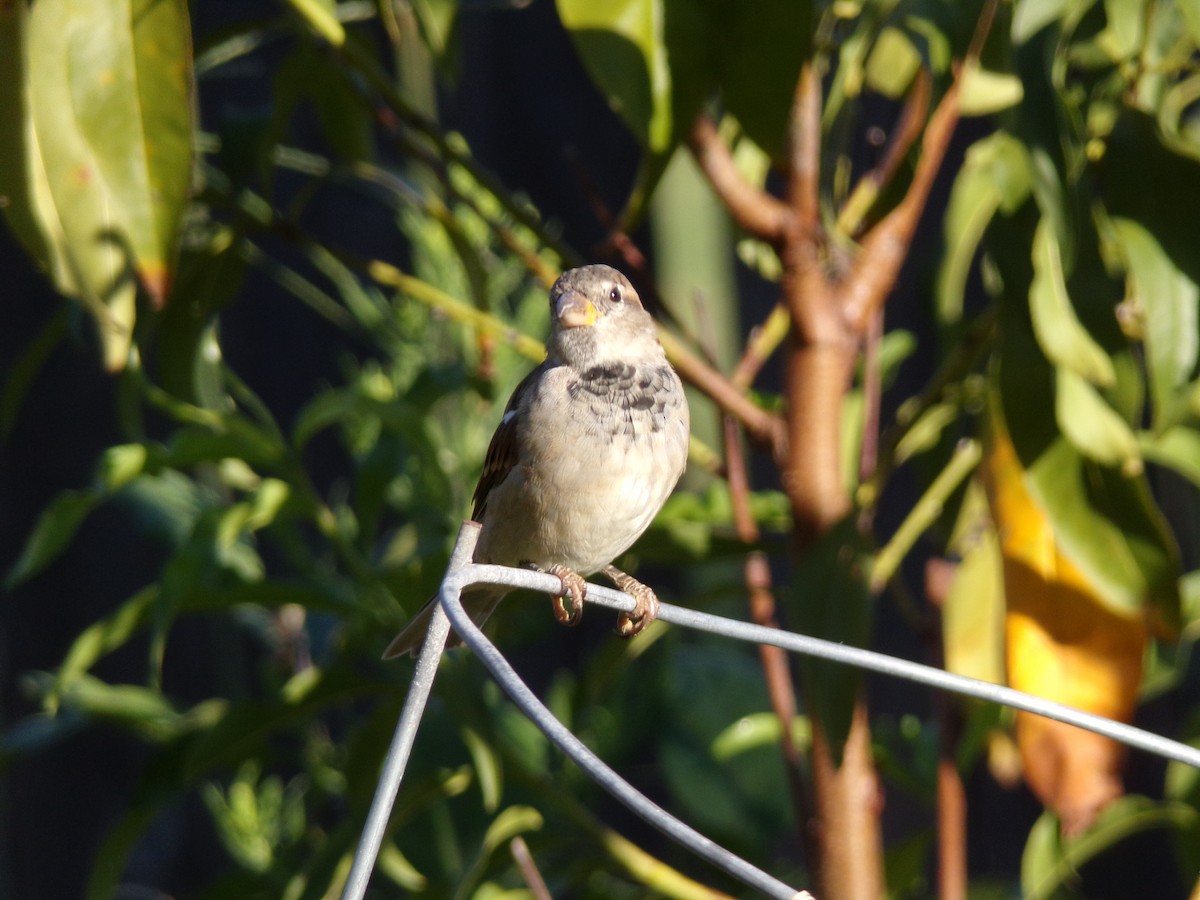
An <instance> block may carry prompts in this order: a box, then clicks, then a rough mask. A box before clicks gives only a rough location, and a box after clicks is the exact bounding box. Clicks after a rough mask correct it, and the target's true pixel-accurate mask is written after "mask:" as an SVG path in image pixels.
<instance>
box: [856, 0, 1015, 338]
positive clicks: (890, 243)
mask: <svg viewBox="0 0 1200 900" xmlns="http://www.w3.org/2000/svg"><path fill="white" fill-rule="evenodd" d="M997 2H998V0H987V2H986V3H985V4H984V7H983V10H982V12H981V13H980V16H979V22H978V24H977V26H976V29H975V34H974V37H973V38H972V40H971V46H970V48H969V49H968V51H967V55H966V57H965V58H964V59H963V61H962V63H961V64H960V65H959V66H958V68H957V71H956V72H955V74H954V81H953V83H952V84H951V85H950V87H949V89H948V90H947V91H946V93H945V95H944V96H943V97H942V100H941V102H940V103H939V104H938V105H937V109H935V110H934V112H933V115H932V116H931V117H930V119H929V125H928V126H927V127H926V128H925V134H924V136H923V138H922V139H921V157H920V159H918V160H917V165H916V169H915V170H914V172H913V179H912V183H911V184H910V185H909V186H908V191H907V193H905V195H904V199H903V200H901V201H900V203H899V204H898V205H897V206H896V208H895V209H893V210H892V211H891V212H890V213H888V214H887V215H886V216H884V217H883V219H881V220H880V222H879V224H877V225H876V226H875V227H874V228H872V229H871V230H870V231H869V232H868V233H867V236H866V238H865V239H864V240H863V244H862V253H861V255H860V256H859V259H858V264H857V265H856V266H855V268H854V271H853V273H852V274H851V276H850V279H849V281H848V283H847V284H846V287H845V293H844V305H843V312H844V315H845V316H846V321H847V322H848V323H849V325H850V327H851V329H852V330H853V331H854V332H855V333H858V334H862V333H863V331H864V330H865V328H866V326H867V322H868V321H869V319H870V317H871V315H872V314H873V313H874V311H875V310H876V309H878V308H879V307H880V306H882V305H883V301H884V300H885V299H886V298H887V295H888V294H889V293H890V292H891V289H892V287H893V286H894V285H895V283H896V276H897V275H898V274H899V272H900V266H901V265H902V264H903V263H904V259H905V257H906V256H907V254H908V248H909V246H910V245H911V244H912V238H913V234H914V233H915V232H916V230H917V223H918V221H919V220H920V218H921V213H922V212H923V211H924V209H925V203H926V201H927V200H928V199H929V192H930V191H931V190H932V188H933V182H934V179H936V178H937V174H938V172H939V171H940V170H941V167H942V162H943V160H945V158H946V151H947V150H948V149H949V147H950V138H951V137H953V135H954V128H955V126H956V125H957V124H958V119H959V94H960V93H961V92H962V84H963V79H964V77H965V75H966V73H967V72H969V71H971V70H972V69H973V68H974V67H975V66H976V65H978V63H979V52H980V51H981V50H982V48H983V42H984V41H985V40H986V39H987V32H988V29H989V28H990V27H991V23H992V19H993V17H994V16H995V13H996V3H997Z"/></svg>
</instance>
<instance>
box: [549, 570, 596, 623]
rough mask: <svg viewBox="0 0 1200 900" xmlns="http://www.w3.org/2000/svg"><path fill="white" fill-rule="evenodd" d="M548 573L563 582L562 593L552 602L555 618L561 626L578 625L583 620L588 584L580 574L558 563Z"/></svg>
mask: <svg viewBox="0 0 1200 900" xmlns="http://www.w3.org/2000/svg"><path fill="white" fill-rule="evenodd" d="M546 572H547V573H548V574H550V575H557V576H558V580H559V581H561V582H562V593H561V594H559V595H558V596H556V597H554V598H553V599H552V600H551V601H550V604H551V607H552V608H553V610H554V618H556V619H557V620H558V622H559V624H561V625H572V626H573V625H578V624H579V620H580V619H581V618H583V601H584V598H585V597H586V596H587V582H586V581H584V580H583V576H582V575H580V574H579V573H578V572H573V571H572V570H570V569H568V568H567V567H566V566H563V565H559V564H558V563H555V564H554V565H552V566H550V568H548V569H546ZM568 597H569V598H570V599H571V607H570V609H568V608H567V604H566V602H565V601H566V599H567V598H568Z"/></svg>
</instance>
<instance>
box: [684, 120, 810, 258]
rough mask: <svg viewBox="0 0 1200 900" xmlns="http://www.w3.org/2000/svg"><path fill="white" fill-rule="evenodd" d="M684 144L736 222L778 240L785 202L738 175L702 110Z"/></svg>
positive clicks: (786, 218) (784, 221)
mask: <svg viewBox="0 0 1200 900" xmlns="http://www.w3.org/2000/svg"><path fill="white" fill-rule="evenodd" d="M687 142H688V147H690V148H691V151H692V155H693V156H695V158H696V163H697V164H698V165H699V166H700V171H702V172H703V173H704V176H705V177H706V178H707V179H708V183H709V184H711V185H712V188H713V190H714V191H715V192H716V194H717V196H718V197H719V198H720V199H721V202H722V203H723V204H724V205H725V208H726V209H727V210H728V211H729V214H730V215H731V216H733V220H734V221H735V222H737V224H738V225H739V226H740V227H741V228H743V229H745V230H746V231H748V232H749V233H750V234H752V235H754V236H755V237H757V238H761V239H762V240H764V241H767V242H769V243H771V244H779V243H780V242H781V241H782V240H783V236H784V234H785V232H786V231H787V227H788V221H789V219H790V218H791V214H792V212H791V210H790V209H789V208H788V206H787V204H786V203H784V202H782V201H781V200H779V199H778V198H776V197H774V196H772V195H771V194H769V193H767V192H766V191H764V190H762V189H760V188H758V187H756V186H755V185H753V184H751V183H750V182H748V181H747V180H746V179H745V178H743V177H742V173H741V172H739V171H738V169H737V165H736V164H735V163H734V161H733V155H732V154H731V153H730V152H729V147H728V146H726V144H725V142H724V141H723V140H721V135H720V134H719V133H718V132H717V126H716V124H715V123H714V122H713V120H712V119H711V118H709V116H708V115H706V114H705V113H701V114H700V115H698V116H696V121H695V123H694V124H693V125H692V130H691V131H690V132H689V133H688V138H687Z"/></svg>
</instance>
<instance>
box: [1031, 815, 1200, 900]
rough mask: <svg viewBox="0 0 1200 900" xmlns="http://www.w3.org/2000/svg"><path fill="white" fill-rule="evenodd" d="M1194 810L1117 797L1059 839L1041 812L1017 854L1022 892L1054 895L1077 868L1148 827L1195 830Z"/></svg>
mask: <svg viewBox="0 0 1200 900" xmlns="http://www.w3.org/2000/svg"><path fill="white" fill-rule="evenodd" d="M1196 817H1197V814H1196V811H1195V810H1194V809H1192V808H1191V807H1189V806H1187V805H1185V804H1182V803H1157V802H1155V801H1153V800H1150V799H1148V798H1146V797H1139V796H1136V795H1132V794H1131V795H1127V796H1124V797H1118V798H1117V799H1116V800H1114V801H1113V802H1112V803H1110V804H1109V805H1108V806H1106V807H1105V808H1104V810H1103V812H1101V813H1100V815H1099V816H1097V817H1096V821H1095V824H1093V825H1092V826H1091V827H1090V828H1088V829H1087V831H1085V832H1084V833H1083V834H1081V835H1079V836H1078V837H1075V838H1073V839H1070V840H1063V839H1062V837H1061V836H1060V833H1059V823H1058V820H1057V819H1056V818H1055V817H1054V815H1053V814H1051V813H1049V812H1046V813H1043V814H1042V815H1041V817H1040V818H1039V819H1038V820H1037V822H1036V823H1035V824H1034V826H1033V828H1032V830H1030V832H1029V838H1028V840H1027V841H1026V843H1025V852H1024V853H1023V854H1022V856H1021V894H1022V896H1023V897H1025V898H1027V900H1041V898H1049V897H1052V896H1054V895H1055V892H1056V891H1057V890H1058V889H1059V888H1061V887H1062V886H1063V885H1064V884H1065V883H1066V882H1067V881H1069V880H1070V879H1072V878H1074V877H1075V876H1076V873H1077V872H1078V870H1079V868H1080V867H1081V866H1083V865H1084V864H1085V863H1087V862H1088V861H1090V860H1092V859H1094V858H1095V857H1096V856H1099V855H1100V854H1101V853H1103V852H1104V851H1106V850H1108V849H1109V848H1110V847H1112V846H1113V845H1115V844H1118V843H1120V842H1121V841H1123V840H1125V839H1126V838H1128V837H1131V836H1132V835H1135V834H1138V833H1140V832H1143V831H1149V830H1151V829H1161V828H1170V829H1182V828H1187V827H1189V826H1194V824H1195V821H1196Z"/></svg>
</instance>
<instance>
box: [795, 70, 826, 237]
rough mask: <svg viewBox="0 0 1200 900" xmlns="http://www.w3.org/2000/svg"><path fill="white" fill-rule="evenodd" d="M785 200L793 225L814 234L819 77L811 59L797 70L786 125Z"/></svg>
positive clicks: (818, 170) (818, 160)
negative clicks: (787, 175) (787, 176)
mask: <svg viewBox="0 0 1200 900" xmlns="http://www.w3.org/2000/svg"><path fill="white" fill-rule="evenodd" d="M788 163H789V166H790V175H791V177H790V179H789V183H788V201H789V202H790V203H791V206H792V208H793V209H794V210H795V211H796V220H797V221H796V222H795V227H796V228H798V229H799V230H800V231H801V232H803V233H807V234H810V235H815V234H816V233H817V229H818V227H819V225H820V207H819V203H818V201H819V199H820V195H819V190H820V175H821V79H820V77H819V76H818V75H817V73H816V72H815V71H814V69H813V63H812V61H811V60H809V61H808V62H806V63H805V64H804V66H803V67H802V68H801V69H800V79H799V80H798V81H797V82H796V95H795V97H794V98H793V100H792V112H791V117H790V119H789V126H788Z"/></svg>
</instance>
